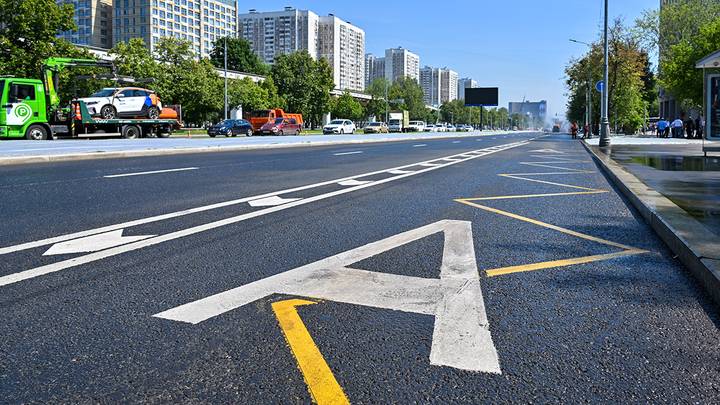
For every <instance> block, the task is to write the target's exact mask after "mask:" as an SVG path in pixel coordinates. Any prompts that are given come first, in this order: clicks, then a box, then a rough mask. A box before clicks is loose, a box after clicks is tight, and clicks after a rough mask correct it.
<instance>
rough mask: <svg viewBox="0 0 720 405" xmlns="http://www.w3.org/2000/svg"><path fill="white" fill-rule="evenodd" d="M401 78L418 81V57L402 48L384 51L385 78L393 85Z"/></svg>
mask: <svg viewBox="0 0 720 405" xmlns="http://www.w3.org/2000/svg"><path fill="white" fill-rule="evenodd" d="M402 77H409V78H411V79H414V80H415V81H416V82H419V81H420V57H419V56H418V55H416V54H414V53H412V52H410V51H408V50H407V49H404V48H393V49H387V50H385V78H386V79H387V80H388V81H390V83H393V82H395V81H396V80H398V79H400V78H402Z"/></svg>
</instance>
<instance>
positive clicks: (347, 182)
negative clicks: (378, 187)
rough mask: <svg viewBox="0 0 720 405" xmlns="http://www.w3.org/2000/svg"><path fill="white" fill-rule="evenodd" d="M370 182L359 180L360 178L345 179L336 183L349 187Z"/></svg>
mask: <svg viewBox="0 0 720 405" xmlns="http://www.w3.org/2000/svg"><path fill="white" fill-rule="evenodd" d="M368 183H372V182H371V181H360V180H345V181H339V182H338V184H339V185H341V186H346V187H351V186H362V185H363V184H368Z"/></svg>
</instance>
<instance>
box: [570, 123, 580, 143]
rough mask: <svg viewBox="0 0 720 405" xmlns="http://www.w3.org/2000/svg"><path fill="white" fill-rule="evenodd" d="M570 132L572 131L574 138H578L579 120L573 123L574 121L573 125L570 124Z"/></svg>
mask: <svg viewBox="0 0 720 405" xmlns="http://www.w3.org/2000/svg"><path fill="white" fill-rule="evenodd" d="M570 132H571V134H572V139H577V134H578V124H577V122H573V123H572V125H571V126H570Z"/></svg>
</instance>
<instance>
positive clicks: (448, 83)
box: [420, 66, 458, 107]
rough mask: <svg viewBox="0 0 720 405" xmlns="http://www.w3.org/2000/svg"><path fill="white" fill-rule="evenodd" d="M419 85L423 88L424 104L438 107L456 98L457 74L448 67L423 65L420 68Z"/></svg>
mask: <svg viewBox="0 0 720 405" xmlns="http://www.w3.org/2000/svg"><path fill="white" fill-rule="evenodd" d="M420 87H422V89H423V95H424V98H425V104H427V105H431V106H435V107H438V106H440V105H442V104H443V103H447V102H449V101H453V100H457V92H458V74H457V72H455V71H453V70H450V69H448V68H441V69H438V68H434V67H430V66H425V67H424V68H422V69H421V70H420Z"/></svg>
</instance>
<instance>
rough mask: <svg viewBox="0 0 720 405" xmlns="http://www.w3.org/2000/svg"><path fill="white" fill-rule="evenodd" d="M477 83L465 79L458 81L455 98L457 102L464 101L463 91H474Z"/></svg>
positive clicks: (467, 78)
mask: <svg viewBox="0 0 720 405" xmlns="http://www.w3.org/2000/svg"><path fill="white" fill-rule="evenodd" d="M477 86H478V83H477V81H475V80H473V79H471V78H469V77H465V78H462V79H460V80H458V93H457V98H458V100H465V89H474V88H477Z"/></svg>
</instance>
